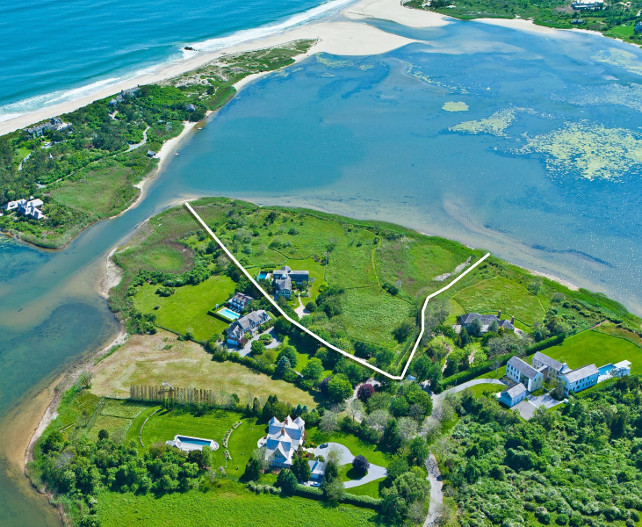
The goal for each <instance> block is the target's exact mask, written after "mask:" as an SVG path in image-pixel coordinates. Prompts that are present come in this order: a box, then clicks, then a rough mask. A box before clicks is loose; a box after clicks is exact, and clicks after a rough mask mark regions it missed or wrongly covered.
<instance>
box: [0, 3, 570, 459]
mask: <svg viewBox="0 0 642 527" xmlns="http://www.w3.org/2000/svg"><path fill="white" fill-rule="evenodd" d="M341 14H342V18H341V19H340V20H336V21H320V22H314V23H310V24H307V25H304V26H299V27H296V28H293V29H291V30H288V31H286V32H283V33H281V34H278V35H273V36H270V37H267V38H263V39H257V40H253V41H249V42H245V43H243V44H240V45H237V46H234V47H231V48H228V49H225V50H221V51H216V52H199V53H195V54H194V55H193V56H191V57H189V58H186V59H184V60H182V61H180V62H176V63H172V64H168V65H167V66H166V67H164V68H162V69H161V70H159V71H158V72H157V73H154V74H146V75H143V76H140V77H137V78H132V79H128V80H126V81H123V82H121V83H119V84H117V85H111V86H109V87H107V88H105V89H103V90H101V91H97V92H95V93H92V94H90V95H87V96H84V97H80V98H78V99H75V100H73V101H68V102H64V103H61V104H58V105H55V106H50V107H47V108H43V109H40V110H37V111H34V112H31V113H28V114H25V115H22V116H19V117H16V118H14V119H10V120H7V121H4V122H0V134H5V133H9V132H12V131H15V130H18V129H21V128H24V127H26V126H29V125H31V124H33V123H35V122H38V121H41V120H44V119H47V118H50V117H53V116H57V115H60V114H63V113H68V112H71V111H73V110H75V109H77V108H80V107H82V106H85V105H87V104H90V103H91V102H93V101H95V100H98V99H102V98H106V97H109V96H111V95H112V94H114V93H116V92H118V91H119V90H124V89H129V88H132V87H134V86H136V85H138V84H152V83H158V82H161V81H163V80H166V79H169V78H172V77H175V76H177V75H180V74H183V73H185V72H187V71H190V70H193V69H195V68H198V67H201V66H203V65H204V64H207V63H209V62H212V61H215V60H217V59H219V58H220V57H221V56H223V55H226V54H234V53H241V52H245V51H250V50H256V49H264V48H268V47H273V46H277V45H282V44H285V43H287V42H291V41H293V40H299V39H311V40H316V44H315V45H313V46H312V47H311V48H310V50H309V51H308V52H307V53H305V54H302V55H300V56H298V57H297V59H296V60H298V61H300V60H303V59H304V58H306V57H308V56H311V55H313V54H316V53H320V52H325V53H331V54H337V55H357V56H358V55H375V54H380V53H385V52H389V51H391V50H394V49H397V48H399V47H402V46H405V45H407V44H410V43H412V42H414V40H412V39H408V38H405V37H401V36H398V35H393V34H390V33H386V32H384V31H381V30H379V29H376V28H374V27H371V26H368V25H366V24H363V23H361V22H360V21H361V20H363V19H366V18H375V19H384V20H389V21H392V22H395V23H398V24H401V25H405V26H409V27H413V28H427V27H441V26H445V25H447V24H449V23H450V21H449V19H448V18H447V17H444V16H442V15H439V14H436V13H432V12H428V11H419V10H413V9H409V8H405V7H403V6H402V5H401V4H400V2H399V1H398V0H361V1H359V2H356V3H354V4H351V5H350V6H348V7H347V8H346V9H344V10H343V11H342V13H341ZM479 21H480V22H483V23H489V24H496V25H502V26H506V27H511V28H515V29H520V30H525V31H534V32H538V33H542V34H548V35H553V34H558V33H557V31H558V30H555V29H550V28H546V27H540V26H536V25H535V24H533V23H532V22H530V21H527V20H521V19H513V20H495V19H493V20H488V19H482V20H479ZM259 75H263V74H258V75H253V76H250V77H247V78H245V79H243V80H242V81H241V82H239V83H237V85H236V88H237V90H240V89H242V88H243V87H244V86H246V85H247V84H248V83H250V82H252V81H253V80H255V79H256V78H257V77H258V76H259ZM198 126H199V123H189V124H187V125H186V126H185V128H184V129H183V131H182V132H181V134H180V135H179V136H177V137H176V138H173V139H171V140H169V141H167V142H166V143H165V144H164V145H163V147H162V149H161V150H160V152H159V153H158V157H159V158H160V162H159V164H158V168H157V170H156V171H154V172H153V173H152V174H151V176H150V177H149V178H146V179H145V180H143V181H141V182H140V183H139V185H138V187H139V188H140V189H141V196H142V195H143V192H144V191H145V188H146V183H147V182H148V181H149V180H150V178H151V177H155V175H157V174H158V173H159V172H160V171H161V170H162V169H163V168H164V167H165V166H166V164H167V163H168V162H169V160H170V159H171V158H172V157H173V156H174V154H175V152H176V149H177V148H178V147H179V145H180V144H181V143H182V142H183V141H185V139H186V138H188V137H189V136H190V135H191V134H193V133H197V129H198ZM139 201H140V196H139V198H138V200H137V201H136V202H135V203H134V204H133V205H132V207H134V206H136V203H138V202H139ZM308 206H309V205H308ZM113 252H114V251H112V252H111V253H110V254H109V255H108V258H107V263H106V266H107V267H106V272H105V276H104V277H103V279H102V280H101V281H100V285H99V290H100V293H101V294H102V295H103V296H104V297H106V296H107V295H108V291H109V289H110V288H111V287H113V286H114V285H116V284H117V283H118V282H119V280H120V273H119V271H118V268H117V267H116V266H115V264H114V263H113V262H112V260H111V257H112V255H113ZM532 272H533V274H538V275H542V276H547V277H549V278H551V279H555V280H557V281H559V282H561V283H564V285H567V286H569V287H571V286H572V285H573V284H569V283H567V282H565V281H563V280H561V279H559V278H555V277H552V276H550V275H545V274H542V273H536V272H534V271H532ZM124 339H126V334H125V333H124V332H123V331H122V330H121V332H120V333H119V334H118V335H117V337H116V339H115V340H113V341H112V342H110V343H109V344H108V345H107V346H105V347H104V348H102V349H101V350H100V351H98V352H96V353H94V354H92V355H90V356H88V357H85V358H83V359H82V360H80V361H79V363H78V364H77V365H76V366H74V367H73V368H71V369H70V371H68V372H67V373H65V374H62V375H60V376H58V377H57V378H56V379H54V380H53V381H52V382H51V383H50V384H49V385H48V386H47V387H45V388H44V389H42V390H41V391H40V392H39V393H38V394H37V395H35V396H34V397H31V398H27V399H25V402H24V403H23V404H22V405H21V406H19V407H18V408H16V410H15V411H14V412H12V414H11V415H10V416H9V417H8V418H7V419H6V420H5V422H7V423H9V422H11V423H12V425H11V426H9V427H8V428H6V429H5V430H4V434H3V437H5V438H6V439H8V440H5V441H3V443H4V446H3V452H2V453H3V454H5V455H6V456H7V457H8V459H9V460H10V462H11V463H12V464H14V465H16V466H19V467H21V469H22V470H24V468H25V462H26V459H27V458H28V455H29V454H28V451H29V447H30V445H33V442H34V441H35V440H36V439H37V437H38V436H39V434H40V433H42V431H43V430H44V429H45V428H46V426H47V425H48V424H49V423H50V422H51V420H52V419H54V418H55V415H56V407H57V403H58V397H59V395H60V394H61V393H62V392H63V389H64V388H66V387H68V386H70V384H71V383H73V381H74V380H75V379H76V378H77V377H78V375H80V373H82V372H83V371H85V369H86V368H87V367H88V365H90V364H91V362H92V361H93V360H95V358H96V357H98V356H100V355H101V354H104V353H107V352H108V351H109V349H111V348H112V347H113V346H114V345H116V344H118V343H122V342H123V341H124Z"/></svg>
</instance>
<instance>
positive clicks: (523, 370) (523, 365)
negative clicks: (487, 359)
mask: <svg viewBox="0 0 642 527" xmlns="http://www.w3.org/2000/svg"><path fill="white" fill-rule="evenodd" d="M506 376H507V377H508V378H509V379H511V380H512V381H515V382H516V383H520V382H521V383H522V384H523V385H524V386H526V389H527V390H528V391H529V392H534V391H536V390H539V389H540V388H541V387H542V386H543V385H544V375H543V374H542V372H540V371H538V370H536V369H535V368H533V367H532V366H531V365H530V364H528V363H527V362H524V361H523V360H522V359H520V358H519V357H516V356H515V357H511V358H510V359H508V362H507V363H506Z"/></svg>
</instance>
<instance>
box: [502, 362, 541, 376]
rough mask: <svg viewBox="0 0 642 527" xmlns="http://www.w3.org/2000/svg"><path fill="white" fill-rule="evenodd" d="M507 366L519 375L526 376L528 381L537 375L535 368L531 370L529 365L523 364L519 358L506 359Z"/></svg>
mask: <svg viewBox="0 0 642 527" xmlns="http://www.w3.org/2000/svg"><path fill="white" fill-rule="evenodd" d="M507 364H509V365H510V366H512V367H513V368H515V369H516V370H517V371H518V372H520V373H521V374H523V375H526V377H528V378H529V379H533V378H535V376H536V375H537V374H538V373H539V372H538V371H537V370H536V369H535V368H533V367H532V366H531V365H530V364H528V363H526V362H524V361H523V360H522V359H520V358H519V357H511V358H510V359H508V362H507Z"/></svg>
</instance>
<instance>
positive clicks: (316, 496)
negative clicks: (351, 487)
mask: <svg viewBox="0 0 642 527" xmlns="http://www.w3.org/2000/svg"><path fill="white" fill-rule="evenodd" d="M294 493H295V494H296V495H297V496H301V497H303V498H310V499H313V500H321V499H323V491H322V490H321V489H320V488H318V487H307V486H305V485H297V486H296V490H295V491H294ZM381 501H382V500H381V499H378V498H373V497H372V496H358V495H357V494H349V493H347V492H346V493H345V494H344V495H343V498H341V503H347V504H349V505H355V506H357V507H366V508H368V509H373V510H378V509H379V506H380V505H381Z"/></svg>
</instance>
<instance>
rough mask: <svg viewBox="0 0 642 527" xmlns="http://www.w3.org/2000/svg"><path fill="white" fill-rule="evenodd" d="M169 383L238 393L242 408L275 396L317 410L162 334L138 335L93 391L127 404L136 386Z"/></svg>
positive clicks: (97, 375) (103, 369)
mask: <svg viewBox="0 0 642 527" xmlns="http://www.w3.org/2000/svg"><path fill="white" fill-rule="evenodd" d="M301 355H302V356H304V357H306V358H307V355H305V354H301ZM300 358H303V357H300ZM299 367H300V365H299V364H298V365H297V368H299ZM163 381H167V382H169V383H170V384H172V386H178V387H184V388H185V387H193V388H199V389H207V390H214V391H215V392H217V393H220V392H223V393H226V394H233V393H235V394H237V395H238V397H239V399H240V401H241V403H242V404H251V403H252V401H253V399H254V397H258V398H259V399H260V400H261V401H265V400H266V399H267V398H268V396H269V395H272V394H274V395H276V396H277V397H278V398H279V400H280V401H283V402H287V403H291V404H293V405H294V406H296V405H297V404H301V405H304V406H308V408H314V407H316V403H315V401H314V399H313V397H312V396H311V395H310V394H309V393H308V392H305V391H303V390H301V389H299V388H297V387H296V386H293V385H292V384H290V383H287V382H285V381H283V380H277V379H272V378H271V377H269V376H268V375H265V374H263V373H259V372H257V371H255V370H252V369H250V368H248V367H247V366H243V365H242V364H237V363H234V362H230V361H226V362H223V363H219V362H215V361H212V358H211V355H210V354H209V353H207V352H206V351H205V350H204V349H203V347H202V346H200V345H199V344H197V343H195V342H186V341H179V340H177V338H176V336H175V335H172V334H171V333H168V332H166V331H162V330H161V331H159V332H158V333H157V334H156V335H132V336H131V337H130V338H129V339H128V340H127V342H126V343H125V344H124V345H123V346H122V347H121V348H119V349H118V350H116V351H115V352H114V353H112V354H111V355H110V356H109V357H107V358H105V359H104V360H102V361H101V362H99V363H98V364H97V365H96V366H95V367H94V369H93V379H92V386H91V391H92V393H93V394H95V395H99V396H105V397H116V398H126V397H128V396H129V387H130V386H132V385H144V386H160V385H161V383H162V382H163ZM125 408H126V407H122V406H121V407H119V410H118V412H120V413H115V411H113V410H106V412H107V413H108V414H110V415H123V414H122V412H124V411H125V410H124V409H125Z"/></svg>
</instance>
